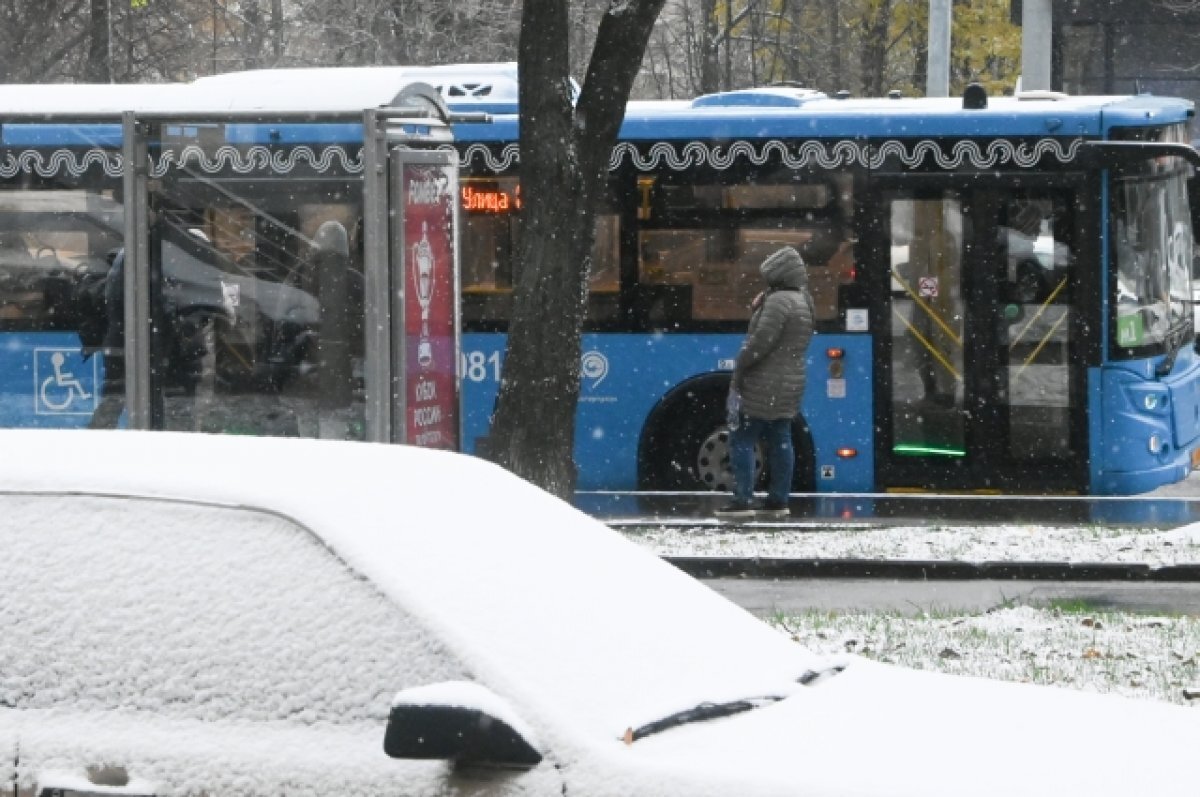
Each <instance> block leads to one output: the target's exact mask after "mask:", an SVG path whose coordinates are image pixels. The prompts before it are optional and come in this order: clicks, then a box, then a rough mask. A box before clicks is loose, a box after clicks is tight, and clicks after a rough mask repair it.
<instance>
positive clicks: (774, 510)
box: [754, 501, 792, 519]
mask: <svg viewBox="0 0 1200 797" xmlns="http://www.w3.org/2000/svg"><path fill="white" fill-rule="evenodd" d="M791 514H792V512H791V510H790V509H788V505H787V504H784V503H780V502H778V501H767V502H766V503H765V504H763V505H762V506H761V507H759V509H758V511H757V512H755V513H754V515H755V517H760V518H775V519H781V518H785V517H788V516H789V515H791Z"/></svg>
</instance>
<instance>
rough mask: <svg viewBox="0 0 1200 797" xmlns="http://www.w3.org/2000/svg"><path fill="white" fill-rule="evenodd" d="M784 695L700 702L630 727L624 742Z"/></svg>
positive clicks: (751, 707) (744, 709) (775, 701)
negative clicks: (639, 725)
mask: <svg viewBox="0 0 1200 797" xmlns="http://www.w3.org/2000/svg"><path fill="white" fill-rule="evenodd" d="M784 697H785V696H784V695H764V696H763V697H748V698H745V699H744V700H734V701H731V702H729V703H701V704H700V705H698V706H694V707H692V708H689V709H685V710H684V711H680V712H677V713H675V714H670V715H668V716H666V717H663V718H662V719H659V720H654V722H647V723H646V724H645V725H643V726H641V727H640V728H631V729H630V730H628V731H625V744H633V743H634V742H636V741H637V740H638V739H645V738H646V737H647V736H652V735H653V734H656V733H661V732H662V731H665V730H669V729H671V728H676V727H678V726H680V725H686V724H688V723H689V722H703V721H704V720H715V719H718V718H720V717H728V716H730V715H731V714H741V713H742V712H743V711H750V710H751V709H755V708H758V707H759V706H766V705H770V704H771V703H778V702H779V701H780V700H783V698H784Z"/></svg>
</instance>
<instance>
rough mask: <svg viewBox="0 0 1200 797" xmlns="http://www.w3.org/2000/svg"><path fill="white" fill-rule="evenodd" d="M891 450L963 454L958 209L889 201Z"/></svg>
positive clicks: (950, 201)
mask: <svg viewBox="0 0 1200 797" xmlns="http://www.w3.org/2000/svg"><path fill="white" fill-rule="evenodd" d="M890 223H891V239H892V246H891V262H890V264H889V268H890V272H891V280H892V324H891V329H892V363H891V373H892V417H893V424H894V432H893V435H894V443H893V450H894V452H895V453H896V454H899V455H909V454H911V455H916V456H928V455H930V454H938V455H942V456H959V457H961V456H963V455H964V453H965V437H964V434H965V425H964V423H963V416H962V413H961V412H960V410H961V406H962V398H963V394H962V374H963V319H964V311H965V308H964V305H963V292H962V286H961V276H962V263H963V240H962V231H963V207H962V202H961V200H960V199H959V198H958V197H956V196H954V195H952V194H949V193H947V194H946V195H945V196H944V197H941V198H938V199H896V200H895V201H893V202H892V203H891V222H890Z"/></svg>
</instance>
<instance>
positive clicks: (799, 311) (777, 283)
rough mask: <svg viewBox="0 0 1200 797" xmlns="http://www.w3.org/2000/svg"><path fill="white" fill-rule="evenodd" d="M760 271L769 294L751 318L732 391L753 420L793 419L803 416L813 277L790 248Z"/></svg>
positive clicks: (761, 267)
mask: <svg viewBox="0 0 1200 797" xmlns="http://www.w3.org/2000/svg"><path fill="white" fill-rule="evenodd" d="M759 271H760V272H761V273H762V275H763V278H764V279H765V280H766V282H767V291H766V294H765V295H764V297H763V300H762V303H761V304H759V306H758V308H757V309H756V310H755V311H754V313H753V315H751V316H750V327H749V330H748V331H747V333H746V340H745V342H744V343H743V344H742V348H741V351H739V352H738V355H737V360H736V361H735V364H734V369H733V388H734V389H735V390H737V391H738V392H739V393H740V394H741V396H742V412H743V413H745V414H746V415H748V416H750V417H751V418H758V419H761V420H768V421H773V420H779V419H782V418H792V417H794V416H795V415H796V414H797V413H798V412H799V411H800V399H801V396H803V394H804V379H805V376H804V357H805V353H806V351H807V350H808V342H809V340H810V339H811V338H812V331H813V305H812V297H811V296H810V295H809V292H808V271H807V270H806V268H805V266H804V261H803V260H802V259H801V258H800V254H799V253H798V252H797V251H796V250H795V249H793V248H792V247H790V246H785V247H784V248H783V249H780V250H779V251H778V252H776V253H775V254H773V255H771V256H770V257H768V258H767V259H766V260H764V261H763V264H762V266H760V267H759Z"/></svg>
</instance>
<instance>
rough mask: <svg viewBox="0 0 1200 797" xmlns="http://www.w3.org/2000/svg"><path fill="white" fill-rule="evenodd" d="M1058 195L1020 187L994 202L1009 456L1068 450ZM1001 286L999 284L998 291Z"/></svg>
mask: <svg viewBox="0 0 1200 797" xmlns="http://www.w3.org/2000/svg"><path fill="white" fill-rule="evenodd" d="M1068 208H1069V204H1068V201H1067V197H1066V196H1065V195H1061V194H1060V195H1056V196H1047V195H1045V194H1031V193H1019V194H1016V195H1015V196H1013V197H1012V198H1010V199H1009V200H1008V201H1007V202H1006V203H1005V204H1004V205H1003V207H1002V208H1001V217H1000V225H999V228H998V231H999V236H1000V251H1001V252H1002V253H1003V254H1004V263H1003V268H1004V273H1003V275H1002V279H1003V280H1004V281H1005V284H1006V285H1007V288H1008V291H1009V296H1008V301H1004V298H1005V297H1003V295H1002V297H1001V303H1002V306H1001V312H1000V316H1001V319H1002V321H1001V323H1002V324H1003V327H1004V336H1003V339H1002V340H1000V341H998V345H999V346H1000V348H1001V356H1000V357H999V358H998V359H999V362H1000V363H1001V365H1002V366H1003V377H1004V383H1003V384H1004V387H1005V394H1006V396H1007V404H1008V426H1009V434H1008V436H1007V437H1008V453H1009V455H1010V456H1011V457H1012V458H1013V459H1015V460H1018V461H1020V460H1032V459H1045V458H1062V457H1066V456H1070V455H1072V454H1073V450H1072V445H1071V439H1070V428H1071V423H1070V420H1071V398H1070V396H1071V379H1072V372H1071V368H1072V366H1071V359H1070V356H1069V355H1070V344H1071V321H1072V305H1071V297H1072V292H1071V278H1072V274H1071V271H1072V265H1073V263H1074V258H1073V254H1072V246H1071V227H1070V224H1069V221H1068V220H1069V218H1070V215H1069V212H1068ZM1002 293H1003V291H1002Z"/></svg>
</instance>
